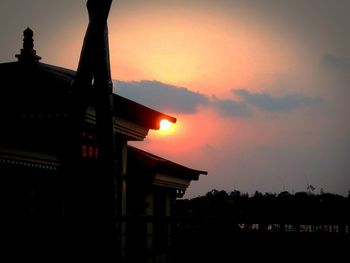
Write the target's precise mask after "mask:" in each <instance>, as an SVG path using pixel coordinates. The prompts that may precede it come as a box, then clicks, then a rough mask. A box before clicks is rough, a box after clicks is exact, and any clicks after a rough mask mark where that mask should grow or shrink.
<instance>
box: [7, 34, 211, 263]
mask: <svg viewBox="0 0 350 263" xmlns="http://www.w3.org/2000/svg"><path fill="white" fill-rule="evenodd" d="M33 47H34V45H33V32H32V30H30V29H29V28H27V29H26V30H25V31H24V41H23V49H21V53H20V54H19V55H16V57H17V58H18V61H16V62H9V63H2V64H0V79H1V83H2V85H1V90H0V117H1V129H0V175H1V179H0V180H1V187H2V189H1V194H2V196H1V198H2V201H3V206H2V208H1V209H2V212H3V219H5V223H4V224H3V225H2V227H1V228H2V230H1V231H2V233H5V234H4V235H3V237H4V238H5V239H6V242H7V246H8V247H9V248H12V247H14V248H16V247H17V248H21V249H23V248H28V249H29V250H31V253H34V254H35V253H41V251H42V250H43V249H44V248H45V249H49V248H52V247H53V246H55V247H56V248H59V250H61V249H62V250H64V249H67V250H69V249H72V247H73V246H75V242H77V243H76V248H74V249H77V250H79V251H82V252H83V253H84V251H87V250H88V249H91V248H94V247H95V246H100V248H103V247H105V246H109V245H110V244H109V243H108V242H109V241H110V239H111V238H116V239H117V243H118V244H119V249H121V251H122V253H121V254H122V257H123V260H127V259H129V258H132V257H130V256H129V254H128V252H130V251H132V253H131V254H135V253H136V254H137V253H138V252H137V249H140V251H141V250H142V251H141V252H140V253H139V255H143V257H146V258H148V259H149V260H158V261H159V260H160V261H161V260H163V259H165V254H166V253H167V252H166V251H167V248H168V247H169V245H170V244H171V231H170V228H167V227H168V223H163V225H161V224H154V221H152V220H151V221H150V220H149V221H148V222H146V223H142V224H139V226H140V227H139V228H137V227H135V228H134V227H132V222H131V221H130V222H129V221H128V220H126V221H125V220H124V219H123V217H127V216H130V215H132V216H138V217H142V216H150V217H155V216H164V217H171V216H172V215H173V214H172V204H173V203H174V201H175V199H176V198H177V197H181V196H182V195H183V194H184V192H185V190H186V188H187V187H188V185H189V184H190V182H191V181H192V180H198V177H199V175H201V174H206V172H203V171H197V170H193V169H190V168H187V167H184V166H181V165H179V164H176V163H173V162H170V161H168V160H165V159H162V158H160V157H157V156H155V155H152V154H150V153H147V152H144V151H141V150H139V149H136V148H134V147H130V146H128V145H127V143H128V141H142V140H143V139H144V138H145V137H146V136H147V134H148V131H149V130H150V129H159V123H160V120H162V119H167V120H168V121H170V122H173V123H175V122H176V119H175V118H173V117H171V116H169V115H166V114H163V113H161V112H158V111H156V110H153V109H150V108H148V107H145V106H143V105H141V104H138V103H136V102H134V101H131V100H128V99H126V98H124V97H121V96H119V95H116V94H113V95H112V99H113V101H112V104H113V111H112V121H113V141H114V143H113V164H114V171H113V174H114V175H113V181H106V180H105V179H104V175H105V171H104V170H103V169H102V170H101V167H103V166H101V165H103V164H104V163H103V162H102V163H101V161H100V160H101V151H102V150H103V149H101V141H100V140H99V138H98V132H99V131H98V127H99V124H98V123H97V118H96V101H95V99H94V94H95V93H94V92H95V90H94V88H93V85H92V84H91V83H90V84H89V85H88V86H87V87H85V89H84V91H83V92H81V93H79V97H77V96H76V93H75V91H74V85H72V83H73V84H74V81H76V72H75V71H73V70H69V69H65V68H61V67H57V66H53V65H48V64H45V63H41V62H40V59H41V58H40V57H39V56H37V55H36V51H35V50H34V48H33ZM77 102H78V104H79V103H81V104H84V105H85V106H84V107H83V108H82V109H84V111H83V113H82V114H80V115H78V118H76V116H75V115H74V114H75V113H74V109H75V107H76V103H77ZM72 132H73V133H74V132H75V134H72ZM106 182H107V183H106ZM106 186H107V187H108V189H113V190H114V191H113V190H112V191H109V190H106ZM111 193H113V194H114V196H113V197H112V198H111V196H110V194H111ZM112 199H113V200H112ZM106 200H107V201H106ZM106 211H107V212H106ZM110 211H112V213H113V215H112V216H111V217H109V216H110V215H111V213H110ZM112 217H113V218H112ZM111 220H112V221H111ZM107 221H108V222H107ZM106 222H107V223H106ZM110 222H112V224H114V225H116V226H117V227H118V229H119V230H118V231H115V232H114V231H109V228H108V227H109V224H110ZM104 224H106V225H107V227H103V225H104ZM135 229H138V230H139V231H140V232H139V233H135ZM101 233H102V234H106V233H110V234H111V235H113V236H109V237H108V238H106V239H105V241H103V242H102V241H101V240H99V238H100V237H101ZM142 233H144V234H145V235H143V236H142ZM135 234H137V235H139V234H140V235H141V236H142V238H140V239H135V238H134V237H135ZM115 235H118V236H116V237H115ZM137 235H136V236H137ZM135 240H138V241H137V242H139V244H138V245H135V244H136V243H137V242H136V241H135ZM128 245H129V246H131V245H132V246H134V247H132V248H131V247H127V246H128ZM62 247H63V248H62ZM106 249H108V248H106ZM135 249H136V250H135ZM155 251H158V252H155ZM119 252H120V251H118V253H119ZM143 252H144V253H143Z"/></svg>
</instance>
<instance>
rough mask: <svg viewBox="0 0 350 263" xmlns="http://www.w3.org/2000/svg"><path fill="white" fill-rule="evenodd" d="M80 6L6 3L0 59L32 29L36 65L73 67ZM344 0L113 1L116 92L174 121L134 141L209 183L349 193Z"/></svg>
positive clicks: (198, 186) (195, 188)
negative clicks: (310, 187)
mask: <svg viewBox="0 0 350 263" xmlns="http://www.w3.org/2000/svg"><path fill="white" fill-rule="evenodd" d="M85 3H86V1H82V0H80V1H78V0H76V1H71V0H60V1H57V0H2V1H1V2H0V47H1V49H0V63H3V62H8V61H14V60H15V57H14V55H15V54H18V53H19V50H20V48H21V47H22V32H23V30H24V29H25V28H26V27H30V28H32V29H33V31H34V40H35V42H34V44H35V47H34V48H35V49H36V50H37V54H38V55H39V56H41V57H42V62H44V63H48V64H53V65H58V66H62V67H66V68H70V69H73V70H76V68H77V64H78V60H79V55H80V49H81V46H82V41H83V37H84V34H85V30H86V26H87V22H88V18H87V11H86V8H85ZM349 10H350V1H349V0H337V1H333V0H294V1H289V0H251V1H247V0H212V1H210V0H207V1H205V0H202V1H195V0H183V1H182V0H178V1H170V0H162V1H160V0H159V1H156V0H154V1H153V0H149V1H145V0H143V1H139V0H123V1H121V0H119V1H118V0H114V1H113V4H112V7H111V11H110V16H109V20H108V26H109V44H110V56H111V71H112V77H113V80H114V91H115V93H118V94H120V95H122V96H125V97H128V98H130V99H132V100H135V101H137V102H140V103H142V104H144V105H146V106H149V107H151V108H153V109H156V110H159V111H161V112H164V113H166V114H169V115H172V116H174V117H176V118H177V120H178V121H177V123H176V124H175V125H174V126H173V127H171V129H170V131H169V132H156V131H152V132H151V133H150V134H149V136H148V137H147V139H146V140H145V141H144V142H136V143H132V145H133V146H136V147H139V148H141V149H144V150H147V151H149V152H151V153H153V154H156V155H159V156H161V157H164V158H167V159H170V160H172V161H175V162H178V163H180V164H183V165H185V166H188V167H191V168H194V169H199V170H205V171H208V175H206V176H201V177H200V180H199V181H194V182H192V183H191V185H190V187H189V189H188V190H187V193H186V195H185V197H186V198H191V197H195V196H198V195H203V194H205V193H207V192H208V191H210V190H212V189H218V190H226V191H233V190H239V191H241V192H247V193H254V192H255V191H256V190H258V191H261V192H273V193H279V192H281V191H284V190H286V191H289V192H297V191H306V190H307V189H306V188H307V185H308V184H311V185H313V186H314V187H315V188H316V189H315V193H319V192H320V190H321V188H322V189H323V190H324V191H325V192H331V193H338V194H342V195H346V194H347V193H348V191H350V117H349V116H350V103H349V100H350V27H349V25H350V15H349Z"/></svg>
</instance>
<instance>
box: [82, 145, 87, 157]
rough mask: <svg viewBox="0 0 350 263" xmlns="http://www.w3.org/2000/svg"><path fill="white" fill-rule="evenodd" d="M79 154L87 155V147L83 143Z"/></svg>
mask: <svg viewBox="0 0 350 263" xmlns="http://www.w3.org/2000/svg"><path fill="white" fill-rule="evenodd" d="M81 155H82V156H83V157H86V156H87V147H86V145H83V146H82V148H81Z"/></svg>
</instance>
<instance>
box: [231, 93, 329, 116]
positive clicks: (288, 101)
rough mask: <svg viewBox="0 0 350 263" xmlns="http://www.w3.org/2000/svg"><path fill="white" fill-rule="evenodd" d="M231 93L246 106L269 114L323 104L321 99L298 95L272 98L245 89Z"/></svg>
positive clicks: (268, 95) (266, 94) (265, 94)
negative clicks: (239, 98)
mask: <svg viewBox="0 0 350 263" xmlns="http://www.w3.org/2000/svg"><path fill="white" fill-rule="evenodd" d="M232 92H233V93H234V94H235V95H237V96H239V97H241V98H242V99H243V101H244V102H246V103H247V104H249V105H252V106H255V107H257V108H259V109H262V110H265V111H269V112H290V111H292V110H295V109H297V108H300V107H305V106H309V105H322V104H323V103H324V101H323V100H322V99H321V98H318V97H308V96H303V95H299V94H293V95H286V96H283V97H273V96H272V95H270V94H268V93H252V92H249V91H248V90H245V89H236V90H232Z"/></svg>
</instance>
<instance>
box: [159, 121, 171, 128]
mask: <svg viewBox="0 0 350 263" xmlns="http://www.w3.org/2000/svg"><path fill="white" fill-rule="evenodd" d="M170 126H171V123H170V122H169V121H168V120H165V119H163V120H161V121H160V130H161V131H166V130H169V128H170Z"/></svg>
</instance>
